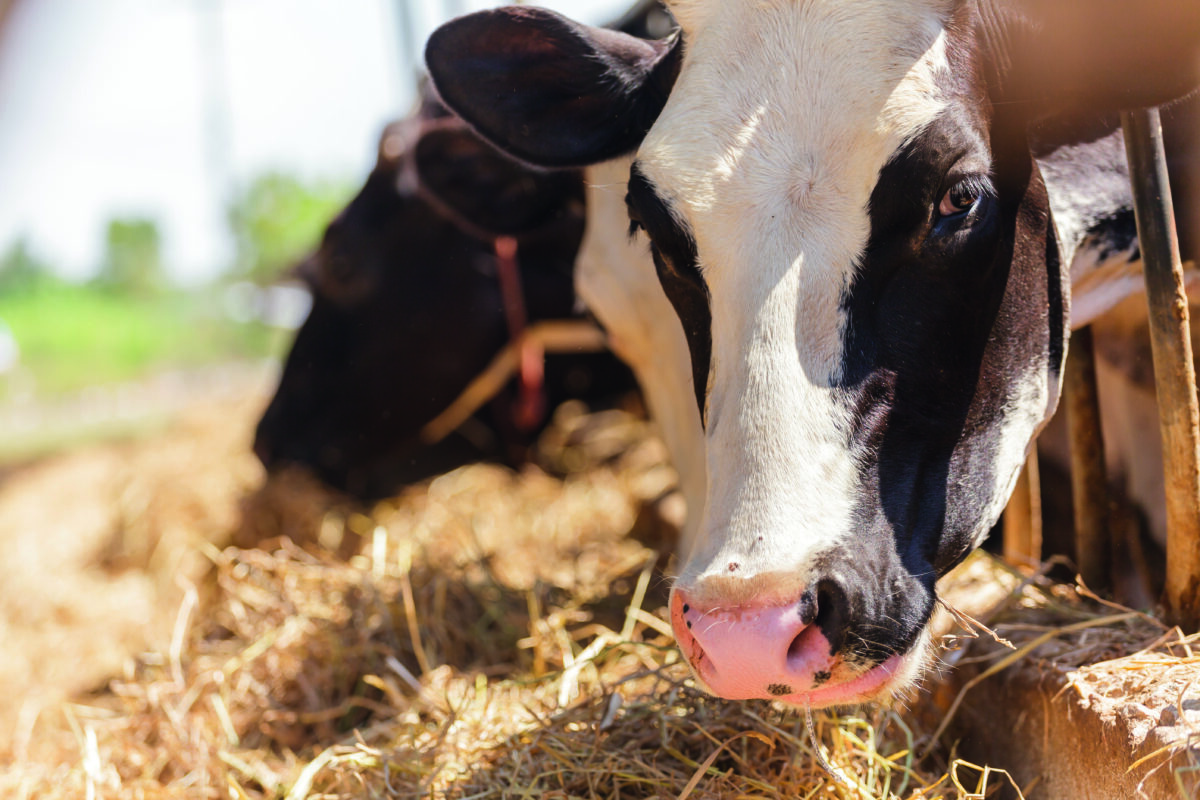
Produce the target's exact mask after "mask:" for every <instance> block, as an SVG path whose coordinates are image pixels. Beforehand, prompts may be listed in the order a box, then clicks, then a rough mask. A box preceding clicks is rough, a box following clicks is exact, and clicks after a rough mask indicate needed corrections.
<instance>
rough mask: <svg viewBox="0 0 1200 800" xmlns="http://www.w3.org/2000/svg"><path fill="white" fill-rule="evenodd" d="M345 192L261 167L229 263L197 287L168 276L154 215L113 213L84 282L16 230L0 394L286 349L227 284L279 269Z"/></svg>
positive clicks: (243, 206) (1, 296)
mask: <svg viewBox="0 0 1200 800" xmlns="http://www.w3.org/2000/svg"><path fill="white" fill-rule="evenodd" d="M352 192H353V184H352V183H351V182H350V181H349V180H331V179H318V180H312V181H306V180H304V179H301V178H299V177H297V176H295V175H290V174H287V173H285V172H280V171H270V172H266V173H264V174H262V175H260V176H258V177H256V178H255V179H254V180H252V181H250V182H249V183H248V184H247V185H246V186H245V187H244V188H243V189H241V190H240V191H238V192H237V193H236V194H235V196H234V197H233V199H232V200H231V201H230V203H229V205H228V208H227V213H226V218H227V221H228V225H229V228H230V232H231V235H232V238H233V241H234V242H235V255H234V259H233V261H232V263H230V264H228V265H226V266H225V267H224V268H223V269H220V270H218V271H217V274H216V276H215V277H214V278H212V279H211V280H209V281H206V282H205V283H202V284H200V285H196V286H187V287H179V286H176V285H173V284H172V283H171V281H170V280H169V278H168V273H167V270H166V269H165V265H164V260H163V253H162V233H161V230H160V227H159V224H158V222H157V221H156V220H155V219H153V218H151V217H147V216H118V217H114V218H112V219H111V220H110V221H109V222H108V224H107V226H106V227H105V230H104V242H103V248H102V251H103V257H102V261H101V263H100V264H98V265H97V270H96V272H95V275H94V277H92V278H91V279H89V280H86V281H83V282H73V281H70V280H67V279H64V278H61V277H58V273H57V272H56V270H55V269H54V268H53V267H54V265H53V264H51V263H49V262H48V261H46V260H45V259H43V258H41V257H40V256H39V255H38V253H36V252H35V251H34V250H33V248H32V247H31V245H30V244H29V241H28V239H27V238H25V237H22V238H19V239H18V240H17V241H15V242H13V243H12V244H10V245H9V247H8V248H7V249H6V250H5V251H3V254H2V255H0V320H2V321H3V323H4V326H3V328H0V336H11V338H12V339H13V340H15V343H16V346H17V348H18V350H19V359H18V362H17V363H16V364H13V365H10V366H9V368H8V369H7V370H5V369H3V366H4V365H3V364H0V402H3V401H5V400H10V401H11V400H13V399H14V397H15V396H16V395H21V396H23V397H25V399H27V400H28V399H29V397H30V396H31V395H32V396H33V397H35V398H38V399H46V398H53V397H55V396H57V395H61V394H64V393H69V392H72V391H75V390H80V389H83V388H84V387H87V386H91V385H94V384H105V383H112V382H116V381H128V380H134V379H137V378H139V377H141V376H144V375H147V374H150V373H152V372H154V371H160V370H163V369H178V368H188V367H195V366H201V365H205V364H210V363H218V362H222V361H228V360H242V359H262V358H267V357H279V356H281V355H282V354H283V353H284V352H285V350H286V347H287V344H288V342H289V341H290V336H291V333H290V331H289V330H286V329H281V328H279V327H277V326H274V325H272V324H269V322H268V321H264V320H261V319H256V318H254V315H253V314H247V313H244V312H238V311H236V310H235V309H231V308H230V301H229V298H230V296H231V294H230V287H231V286H234V285H240V284H242V282H245V281H249V282H251V283H253V284H254V285H255V286H256V287H265V286H269V285H270V284H272V283H273V282H275V281H277V280H280V279H286V278H287V275H286V272H287V270H288V269H289V267H290V266H291V265H292V264H294V263H296V262H297V261H298V260H300V259H301V258H303V257H304V256H305V254H307V253H308V252H309V250H310V249H311V248H313V247H314V246H315V245H316V244H317V243H318V242H319V241H320V237H321V235H322V233H323V231H324V228H325V225H326V224H327V223H328V222H329V220H330V219H331V218H332V217H333V216H334V215H335V214H336V213H337V211H338V210H339V209H340V208H341V207H342V206H343V205H344V204H345V202H346V201H347V200H348V198H349V197H350V195H351V193H352ZM240 288H242V289H243V292H242V294H244V290H245V288H246V287H244V286H240ZM231 312H232V313H231Z"/></svg>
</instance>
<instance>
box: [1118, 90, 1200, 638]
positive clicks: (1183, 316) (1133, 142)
mask: <svg viewBox="0 0 1200 800" xmlns="http://www.w3.org/2000/svg"><path fill="white" fill-rule="evenodd" d="M1121 124H1122V126H1123V127H1124V129H1125V152H1126V154H1127V156H1128V158H1129V176H1130V182H1131V183H1132V185H1133V198H1134V211H1135V213H1136V216H1137V227H1138V244H1139V246H1140V248H1141V251H1142V263H1143V267H1144V273H1145V278H1146V299H1147V302H1148V303H1149V304H1150V342H1151V347H1152V350H1153V353H1154V380H1155V383H1156V385H1157V388H1158V418H1159V427H1160V430H1161V431H1162V442H1163V470H1164V475H1165V477H1166V490H1167V498H1166V500H1167V580H1166V588H1165V590H1164V593H1163V594H1164V597H1163V602H1164V603H1165V605H1166V608H1167V614H1168V616H1169V618H1170V620H1171V621H1172V622H1174V623H1175V624H1178V625H1181V626H1183V628H1184V629H1185V630H1187V631H1188V632H1191V631H1194V630H1196V628H1197V624H1198V623H1200V409H1198V408H1197V401H1196V372H1195V367H1194V366H1193V364H1192V340H1191V336H1190V332H1189V324H1188V303H1187V295H1186V294H1185V293H1184V289H1183V266H1182V264H1181V263H1180V259H1179V239H1178V236H1177V235H1176V233H1175V209H1174V206H1173V204H1172V201H1171V187H1170V184H1169V183H1168V180H1167V159H1166V153H1165V151H1164V149H1163V141H1162V123H1161V121H1160V120H1159V116H1158V109H1143V110H1139V111H1125V112H1122V113H1121Z"/></svg>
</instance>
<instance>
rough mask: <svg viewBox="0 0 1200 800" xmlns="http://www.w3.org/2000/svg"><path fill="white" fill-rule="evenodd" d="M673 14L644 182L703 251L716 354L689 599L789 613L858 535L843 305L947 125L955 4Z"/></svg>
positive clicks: (829, 0)
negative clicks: (902, 175) (674, 48)
mask: <svg viewBox="0 0 1200 800" xmlns="http://www.w3.org/2000/svg"><path fill="white" fill-rule="evenodd" d="M670 5H671V10H672V12H673V13H674V14H675V16H676V18H677V19H678V20H679V22H680V24H681V26H682V27H683V31H684V41H685V43H686V45H687V49H686V52H685V57H684V62H683V66H682V69H681V72H680V76H679V79H678V81H677V82H676V84H675V87H674V89H673V90H672V93H671V97H670V100H669V101H668V102H667V105H666V107H665V108H664V110H663V112H662V114H661V116H660V117H659V119H658V121H657V122H656V123H655V125H654V127H653V128H652V129H651V131H650V133H649V134H648V136H647V138H646V140H645V142H644V143H643V145H642V147H641V149H640V151H639V153H638V162H639V164H640V165H641V167H640V168H641V170H642V171H643V173H644V174H645V175H646V177H647V178H648V179H649V180H650V182H651V183H652V184H653V185H654V186H655V188H656V190H657V192H658V193H659V195H660V196H661V197H662V198H663V199H664V200H665V201H666V202H667V203H668V204H669V205H670V206H671V207H672V209H673V210H674V212H675V214H676V215H677V218H678V220H679V221H680V222H681V223H682V224H684V225H685V226H686V227H687V228H688V229H689V230H690V231H691V232H692V234H693V236H694V237H695V240H696V244H697V251H698V254H699V266H700V270H701V273H702V275H703V277H704V280H705V283H706V284H707V286H708V288H709V292H710V294H711V298H712V299H711V311H712V341H713V349H712V363H711V369H712V372H711V375H710V381H709V383H710V392H709V396H708V404H707V423H708V434H707V436H708V466H709V495H708V500H709V502H708V506H707V513H706V518H705V520H704V522H703V523H702V525H701V530H700V533H699V536H698V540H697V546H696V548H695V549H694V551H693V553H692V556H691V558H690V559H689V563H688V564H687V565H686V566H685V568H684V571H683V575H682V578H681V580H682V583H683V584H684V585H687V586H689V591H690V592H692V596H693V597H694V598H695V599H697V600H703V597H702V595H701V596H698V595H697V592H700V593H705V592H707V591H709V590H712V594H713V596H714V597H717V596H719V597H720V598H722V599H723V600H725V601H730V600H734V599H736V598H737V597H739V596H744V597H750V596H755V597H756V598H758V601H759V602H763V601H769V600H770V598H771V596H772V595H777V596H778V597H780V598H785V597H792V596H794V592H795V590H796V589H798V588H800V587H801V586H803V585H804V583H805V581H806V577H807V576H806V575H805V574H804V567H805V566H806V565H807V564H808V562H809V561H810V560H811V558H812V556H813V555H815V554H816V553H818V552H821V551H824V550H827V549H829V548H830V547H832V546H834V545H836V543H837V542H838V541H840V540H842V539H843V538H845V537H846V536H848V535H850V534H851V533H852V531H851V519H850V515H851V512H852V509H853V506H854V504H855V501H856V497H855V494H856V489H857V486H856V484H857V470H856V464H855V456H854V453H853V452H852V451H851V450H850V449H849V444H848V442H849V440H848V435H849V427H850V420H849V413H848V411H847V409H845V408H843V407H841V406H840V405H839V404H838V403H837V402H835V399H834V392H833V389H832V388H831V386H832V384H833V383H834V382H835V381H836V379H837V378H838V376H839V369H840V364H841V361H842V347H841V342H842V333H843V327H844V324H845V320H844V318H843V317H844V315H843V314H842V312H841V310H840V305H841V300H842V298H843V296H844V294H845V292H846V290H847V289H848V287H849V285H850V282H851V280H852V278H853V275H854V270H855V264H856V262H857V261H858V259H859V257H860V256H861V254H862V252H863V250H864V247H865V245H866V243H867V237H868V234H869V232H870V220H869V217H868V209H867V205H868V200H869V198H870V194H871V191H872V189H873V188H874V186H875V183H876V181H877V179H878V176H879V171H880V169H881V168H882V167H883V165H884V164H885V163H886V161H887V160H888V159H889V158H890V157H891V156H892V155H893V154H894V153H895V152H896V151H897V150H898V149H899V148H900V147H901V146H902V145H903V144H904V143H905V142H906V141H908V140H910V139H911V138H912V137H913V136H915V135H916V134H918V133H920V131H921V130H923V129H924V128H925V127H926V126H927V125H928V124H929V122H930V121H931V120H932V119H933V118H934V117H936V116H937V114H938V113H939V112H940V111H941V110H942V109H943V108H944V106H945V102H944V100H943V99H942V98H941V96H940V94H939V91H938V88H937V76H938V73H939V72H940V71H942V70H945V69H948V67H947V65H946V54H945V34H944V31H943V23H944V20H945V18H946V16H947V15H948V14H949V6H950V5H951V3H950V2H946V1H945V0H937V1H935V0H905V1H903V2H900V1H896V2H886V1H885V0H863V1H862V2H851V0H803V1H802V0H761V1H757V2H755V1H752V0H677V1H676V2H674V3H671V4H670ZM681 266H686V265H681ZM747 579H749V580H747Z"/></svg>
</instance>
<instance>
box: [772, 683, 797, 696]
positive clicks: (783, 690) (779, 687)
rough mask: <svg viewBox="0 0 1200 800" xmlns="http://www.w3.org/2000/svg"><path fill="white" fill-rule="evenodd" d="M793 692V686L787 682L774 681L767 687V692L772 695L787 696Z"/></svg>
mask: <svg viewBox="0 0 1200 800" xmlns="http://www.w3.org/2000/svg"><path fill="white" fill-rule="evenodd" d="M791 693H792V687H790V686H788V685H787V684H786V683H772V684H771V685H770V686H768V687H767V694H769V695H771V696H772V697H786V696H787V695H789V694H791Z"/></svg>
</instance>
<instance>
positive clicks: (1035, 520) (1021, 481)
mask: <svg viewBox="0 0 1200 800" xmlns="http://www.w3.org/2000/svg"><path fill="white" fill-rule="evenodd" d="M1004 558H1005V559H1007V560H1008V562H1009V563H1010V564H1014V565H1016V566H1019V567H1032V568H1035V569H1036V568H1037V566H1038V565H1039V564H1041V563H1042V488H1041V475H1040V473H1039V470H1038V455H1037V446H1036V445H1035V446H1034V447H1033V449H1031V450H1030V451H1029V458H1028V459H1026V461H1025V468H1024V469H1022V470H1021V476H1020V477H1019V478H1017V485H1016V487H1015V488H1014V489H1013V493H1012V497H1010V498H1009V499H1008V506H1007V507H1006V508H1005V509H1004Z"/></svg>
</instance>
